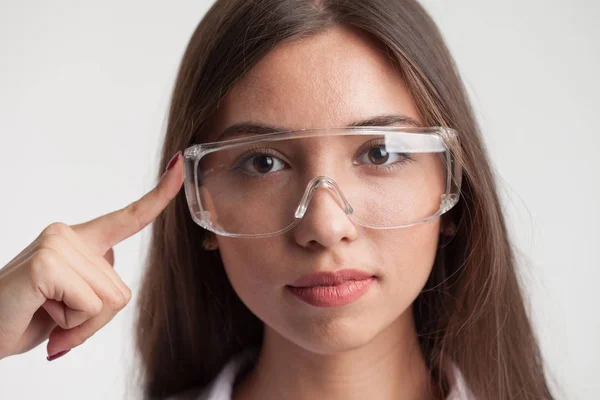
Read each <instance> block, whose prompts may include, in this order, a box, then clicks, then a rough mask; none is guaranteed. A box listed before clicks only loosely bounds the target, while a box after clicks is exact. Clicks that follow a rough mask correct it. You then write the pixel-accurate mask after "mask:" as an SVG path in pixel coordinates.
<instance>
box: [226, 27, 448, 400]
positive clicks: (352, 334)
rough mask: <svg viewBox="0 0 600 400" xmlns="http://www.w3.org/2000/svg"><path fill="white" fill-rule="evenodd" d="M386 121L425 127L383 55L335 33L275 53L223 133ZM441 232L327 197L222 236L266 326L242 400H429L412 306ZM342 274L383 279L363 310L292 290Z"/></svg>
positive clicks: (249, 84) (231, 102) (237, 90)
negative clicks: (262, 126) (286, 216)
mask: <svg viewBox="0 0 600 400" xmlns="http://www.w3.org/2000/svg"><path fill="white" fill-rule="evenodd" d="M382 114H404V115H407V116H409V117H411V118H413V119H414V120H416V121H418V122H419V123H422V122H421V121H422V118H421V116H420V115H419V113H418V111H417V108H416V106H415V103H414V101H413V99H412V97H411V95H410V93H409V91H408V89H407V86H406V84H405V82H404V81H403V80H402V78H401V77H400V75H399V74H398V73H397V71H396V70H395V69H394V68H393V66H392V65H391V64H390V62H389V61H388V60H387V58H386V56H385V55H384V54H383V53H381V52H380V51H379V50H378V49H377V47H376V46H375V45H374V43H373V42H371V41H370V40H369V39H368V38H366V37H365V36H362V35H361V34H360V33H357V32H355V31H351V30H349V29H347V28H343V27H334V28H331V29H329V30H327V31H326V32H324V33H322V34H320V35H318V36H316V37H311V38H307V39H302V40H300V41H295V42H292V43H285V44H282V45H279V46H278V47H276V48H275V49H273V50H272V51H271V52H270V53H269V54H267V55H266V56H265V57H264V58H263V59H262V60H261V61H260V62H259V63H258V64H257V65H255V66H254V67H253V69H251V70H250V71H249V73H248V74H247V75H246V76H245V77H244V78H243V79H242V80H240V81H239V82H237V83H236V86H235V87H234V88H233V90H232V91H231V92H230V93H229V95H228V96H227V97H226V99H225V101H224V104H223V108H222V110H221V112H220V114H219V118H218V121H217V130H216V131H217V132H220V131H221V130H222V129H225V128H227V127H228V126H230V125H233V124H236V123H241V122H245V121H253V122H259V123H267V124H272V125H276V126H282V127H286V128H288V129H302V128H324V127H341V126H347V125H348V124H349V123H351V122H352V121H356V120H360V119H366V118H369V117H373V116H377V115H382ZM334 169H335V165H333V164H332V162H331V160H329V159H328V157H326V154H325V153H322V154H321V153H317V154H316V155H315V167H314V172H315V175H314V176H316V174H317V173H319V174H321V173H322V174H325V175H327V174H328V173H333V172H334ZM439 231H440V220H439V218H438V219H434V220H433V221H430V222H428V223H423V224H419V225H416V226H413V227H410V228H406V229H395V230H369V229H365V228H363V227H361V226H359V225H355V224H354V223H352V221H351V220H350V219H349V218H348V216H347V215H346V214H345V213H344V212H343V210H342V209H341V208H340V206H339V205H338V203H337V202H336V201H335V200H334V197H333V196H332V195H331V193H330V192H329V191H328V190H326V189H325V190H318V191H317V193H316V194H315V196H314V198H313V199H312V201H311V203H310V205H309V208H308V210H307V213H306V215H305V217H304V219H303V220H302V221H301V222H300V223H299V224H298V225H297V226H295V227H294V228H293V229H292V230H291V231H289V232H287V233H285V234H283V235H280V236H276V237H270V238H262V239H240V238H228V237H223V236H217V237H216V241H217V245H218V247H219V250H220V254H221V256H222V258H223V262H224V265H225V269H226V272H227V275H228V277H229V279H230V281H231V283H232V285H233V287H234V289H235V291H236V292H237V294H238V295H239V297H240V298H241V300H242V301H243V302H244V303H245V304H246V305H247V307H248V308H249V309H250V310H251V311H252V312H253V313H254V314H255V315H256V316H258V318H260V319H261V320H262V321H263V322H264V324H265V337H264V344H263V347H262V349H261V351H260V354H259V359H258V362H257V365H256V367H255V368H254V369H253V370H252V371H251V372H250V373H249V374H248V375H247V377H246V378H245V379H244V380H243V381H242V382H241V383H240V384H239V385H237V386H236V388H235V392H234V398H236V399H271V398H273V399H275V398H284V397H285V398H287V399H307V398H311V399H312V398H327V399H354V398H357V399H358V398H360V399H365V398H376V399H392V398H393V399H398V398H402V399H424V398H432V397H433V394H432V392H431V390H432V389H431V386H432V385H431V382H430V377H429V373H428V370H427V368H426V365H425V362H424V360H423V357H422V354H421V352H420V350H419V348H418V343H417V335H416V332H415V327H414V323H413V315H412V307H411V305H412V303H413V301H414V300H415V298H416V297H417V295H418V294H419V292H420V291H421V290H422V288H423V286H424V285H425V282H426V280H427V278H428V276H429V274H430V272H431V269H432V266H433V262H434V258H435V253H436V248H437V244H438V235H439ZM344 268H356V269H362V270H364V271H367V272H369V273H371V274H374V275H375V276H376V281H375V283H374V284H373V285H372V286H371V288H370V290H369V291H368V292H367V293H366V294H365V295H364V296H363V297H361V298H360V299H359V300H357V301H355V302H354V303H351V304H348V305H345V306H340V307H329V308H322V307H314V306H310V305H308V304H306V303H304V302H302V301H300V300H298V299H297V298H296V297H295V296H293V295H292V294H291V293H290V292H289V290H287V289H286V285H289V284H291V283H293V282H294V281H295V280H297V279H298V278H300V277H301V276H303V275H306V274H309V273H313V272H318V271H335V270H339V269H344Z"/></svg>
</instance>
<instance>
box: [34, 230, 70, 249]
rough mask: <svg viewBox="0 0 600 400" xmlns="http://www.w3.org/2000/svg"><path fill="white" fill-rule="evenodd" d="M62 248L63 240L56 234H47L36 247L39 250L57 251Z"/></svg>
mask: <svg viewBox="0 0 600 400" xmlns="http://www.w3.org/2000/svg"><path fill="white" fill-rule="evenodd" d="M64 246H65V239H64V238H63V237H62V236H60V235H58V234H48V235H46V236H44V238H43V239H42V241H41V242H40V244H39V246H38V247H39V248H40V249H49V250H52V249H55V250H58V249H60V248H63V247H64Z"/></svg>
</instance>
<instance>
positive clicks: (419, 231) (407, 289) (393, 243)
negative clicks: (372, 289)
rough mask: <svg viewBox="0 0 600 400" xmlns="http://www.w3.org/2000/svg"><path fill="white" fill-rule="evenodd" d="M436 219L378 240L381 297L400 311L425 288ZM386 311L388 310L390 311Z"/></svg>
mask: <svg viewBox="0 0 600 400" xmlns="http://www.w3.org/2000/svg"><path fill="white" fill-rule="evenodd" d="M439 227H440V225H439V218H436V219H435V220H433V221H430V222H429V223H425V224H419V225H415V226H413V227H410V228H406V229H398V230H395V231H394V230H390V231H388V232H387V234H383V235H382V237H381V238H380V240H379V242H380V245H379V246H378V247H379V250H380V253H381V257H382V260H383V261H382V262H383V263H384V265H383V266H382V270H383V277H382V281H381V286H382V292H383V296H384V297H385V298H386V299H385V301H389V304H396V305H397V307H399V308H400V310H398V309H395V310H393V311H394V312H399V311H400V312H402V311H404V310H405V309H406V308H408V307H409V306H410V305H411V304H412V302H413V301H414V300H415V299H416V297H417V296H418V294H419V292H420V291H421V290H422V289H423V287H424V286H425V283H426V282H427V279H428V277H429V274H430V273H431V269H432V267H433V263H434V260H435V255H436V251H437V245H438V237H439ZM390 311H392V310H391V309H390Z"/></svg>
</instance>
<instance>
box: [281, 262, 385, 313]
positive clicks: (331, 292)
mask: <svg viewBox="0 0 600 400" xmlns="http://www.w3.org/2000/svg"><path fill="white" fill-rule="evenodd" d="M375 280H376V278H375V276H373V275H371V274H369V273H367V272H365V271H360V270H356V269H344V270H340V271H335V272H318V273H315V274H310V275H305V276H303V277H301V278H300V279H298V280H297V281H295V282H294V283H292V284H291V285H288V286H287V289H288V290H289V291H290V292H291V293H292V294H294V295H295V296H296V297H298V298H299V299H300V300H302V301H304V302H305V303H308V304H310V305H312V306H316V307H336V306H342V305H345V304H350V303H352V302H354V301H356V300H358V299H359V298H360V297H362V296H363V295H364V294H365V293H367V291H368V290H369V288H370V287H371V286H372V284H373V283H374V282H375Z"/></svg>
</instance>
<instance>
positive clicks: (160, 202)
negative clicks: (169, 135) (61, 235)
mask: <svg viewBox="0 0 600 400" xmlns="http://www.w3.org/2000/svg"><path fill="white" fill-rule="evenodd" d="M181 158H182V156H181V152H178V153H177V154H176V155H175V156H174V157H173V159H172V160H171V162H169V166H170V167H171V168H170V169H167V171H166V172H165V173H164V175H163V176H162V177H161V179H160V181H159V183H158V185H157V186H156V187H155V188H154V189H152V190H151V191H150V192H148V193H146V194H145V195H144V196H143V197H142V198H140V199H138V200H136V201H134V202H133V203H131V204H129V205H128V206H126V207H125V208H122V209H120V210H117V211H113V212H111V213H109V214H106V215H103V216H101V217H98V218H96V219H93V220H91V221H88V222H84V223H82V224H78V225H73V226H72V228H73V230H75V231H76V232H77V233H78V234H80V235H81V236H82V238H83V239H84V240H85V241H86V242H87V243H88V244H89V245H90V246H92V248H93V249H95V250H97V251H98V252H99V253H100V254H104V253H105V252H106V251H108V250H109V249H110V248H111V247H113V246H114V245H116V244H117V243H119V242H121V241H123V240H125V239H127V238H128V237H130V236H133V235H134V234H136V233H137V232H139V231H141V230H142V229H144V227H146V226H147V225H148V224H149V223H151V222H152V221H154V219H156V217H158V216H159V215H160V213H161V212H162V210H164V209H165V207H166V206H167V205H168V204H169V203H170V202H171V200H172V199H173V198H174V197H175V196H176V195H177V193H178V192H179V189H180V188H181V185H182V183H183V163H182V162H181Z"/></svg>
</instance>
